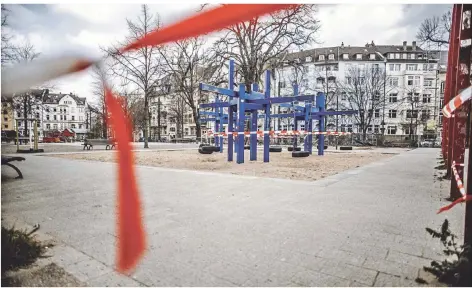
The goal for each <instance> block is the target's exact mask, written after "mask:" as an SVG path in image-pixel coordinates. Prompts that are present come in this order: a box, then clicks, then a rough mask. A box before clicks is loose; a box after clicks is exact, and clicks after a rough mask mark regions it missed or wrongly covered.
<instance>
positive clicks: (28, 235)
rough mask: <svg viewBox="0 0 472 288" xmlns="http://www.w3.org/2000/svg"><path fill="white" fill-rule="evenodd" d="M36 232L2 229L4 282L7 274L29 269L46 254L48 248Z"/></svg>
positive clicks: (12, 228) (13, 228)
mask: <svg viewBox="0 0 472 288" xmlns="http://www.w3.org/2000/svg"><path fill="white" fill-rule="evenodd" d="M34 232H35V230H33V231H31V232H27V231H24V230H16V229H15V227H11V228H5V227H2V282H3V278H4V275H5V272H7V271H10V270H17V269H19V268H23V267H27V266H29V265H31V264H33V263H34V262H35V261H36V260H37V259H38V258H39V257H41V256H42V255H43V254H44V252H45V250H46V247H45V246H43V245H42V244H41V242H39V241H38V240H37V239H35V238H36V237H35V235H32V233H34Z"/></svg>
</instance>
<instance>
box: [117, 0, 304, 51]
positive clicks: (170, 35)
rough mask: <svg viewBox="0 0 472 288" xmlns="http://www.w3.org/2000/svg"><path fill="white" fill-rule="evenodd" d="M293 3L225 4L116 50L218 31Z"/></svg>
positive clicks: (290, 5) (158, 43)
mask: <svg viewBox="0 0 472 288" xmlns="http://www.w3.org/2000/svg"><path fill="white" fill-rule="evenodd" d="M295 6H297V5H296V4H228V5H224V6H220V7H218V8H215V9H212V10H208V11H206V12H202V13H199V14H197V15H195V16H193V17H190V18H187V19H185V20H183V21H181V22H179V23H176V24H174V25H171V26H169V27H165V28H162V29H159V30H156V31H154V32H151V33H149V34H147V35H145V36H144V37H142V38H141V39H138V40H137V41H135V42H133V43H131V44H129V45H127V46H126V47H123V48H122V49H121V50H120V52H126V51H129V50H135V49H139V48H141V47H144V46H154V45H161V44H165V43H168V42H173V41H179V40H182V39H186V38H190V37H196V36H199V35H203V34H207V33H210V32H213V31H218V30H221V29H223V28H225V27H228V26H230V25H233V24H236V23H239V22H244V21H248V20H251V19H253V18H254V17H257V16H261V15H265V14H268V13H272V12H276V11H279V10H283V9H287V8H290V7H295Z"/></svg>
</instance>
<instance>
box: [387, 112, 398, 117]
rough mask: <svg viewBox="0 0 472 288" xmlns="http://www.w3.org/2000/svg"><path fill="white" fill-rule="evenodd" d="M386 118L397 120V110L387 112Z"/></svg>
mask: <svg viewBox="0 0 472 288" xmlns="http://www.w3.org/2000/svg"><path fill="white" fill-rule="evenodd" d="M388 118H397V110H388Z"/></svg>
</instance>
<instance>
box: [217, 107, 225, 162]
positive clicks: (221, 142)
mask: <svg viewBox="0 0 472 288" xmlns="http://www.w3.org/2000/svg"><path fill="white" fill-rule="evenodd" d="M222 102H223V101H222ZM218 110H219V113H218V114H220V130H219V131H218V132H219V134H220V135H218V138H220V153H223V144H224V142H223V139H224V138H223V135H222V134H221V133H222V132H223V131H224V126H223V114H224V108H223V107H220V108H218Z"/></svg>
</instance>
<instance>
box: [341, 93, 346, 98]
mask: <svg viewBox="0 0 472 288" xmlns="http://www.w3.org/2000/svg"><path fill="white" fill-rule="evenodd" d="M341 100H347V94H346V92H341Z"/></svg>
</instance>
